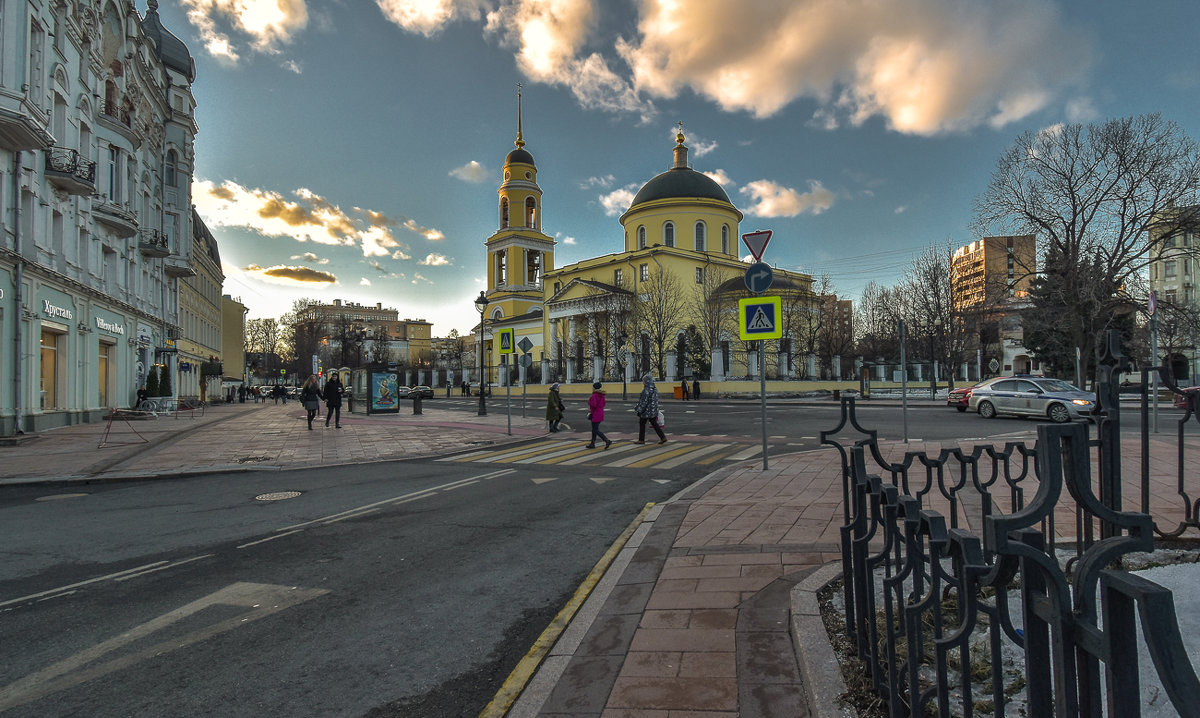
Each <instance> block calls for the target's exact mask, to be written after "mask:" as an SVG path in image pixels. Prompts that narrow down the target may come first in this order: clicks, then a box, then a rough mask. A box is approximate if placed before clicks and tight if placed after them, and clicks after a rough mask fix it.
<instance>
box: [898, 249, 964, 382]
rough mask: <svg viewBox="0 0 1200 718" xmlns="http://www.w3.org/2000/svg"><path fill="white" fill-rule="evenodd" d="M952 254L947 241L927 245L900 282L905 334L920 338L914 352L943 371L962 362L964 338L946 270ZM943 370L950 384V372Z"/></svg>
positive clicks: (951, 380) (961, 319) (951, 374)
mask: <svg viewBox="0 0 1200 718" xmlns="http://www.w3.org/2000/svg"><path fill="white" fill-rule="evenodd" d="M953 254H954V249H953V247H952V245H951V244H950V241H949V240H947V241H946V243H945V244H944V245H941V246H939V245H933V246H930V247H927V248H926V249H925V251H923V252H922V253H921V254H920V255H918V256H917V257H916V258H915V259H913V261H912V264H910V265H909V266H908V269H907V270H906V272H905V274H904V279H903V281H902V283H901V285H900V290H901V291H902V292H903V294H904V296H905V297H906V300H905V302H904V304H905V306H906V307H907V309H908V312H909V313H908V315H907V316H906V317H905V319H906V320H907V322H908V325H909V336H911V337H914V338H918V337H919V338H920V339H923V340H924V341H918V342H915V344H916V346H915V347H914V349H918V347H919V349H918V350H917V351H916V352H915V354H917V355H918V356H921V355H924V356H925V357H926V358H927V359H929V360H930V361H931V362H932V361H937V362H938V363H939V364H940V365H941V367H942V370H943V371H946V369H947V368H952V367H953V366H954V365H955V364H957V363H959V362H961V361H962V357H963V354H964V351H965V343H966V341H967V334H966V331H965V328H964V324H963V317H962V315H961V314H960V313H958V312H956V311H955V306H954V291H953V286H952V285H953V283H952V281H951V275H950V271H949V269H950V263H951V258H952V257H953ZM910 356H911V355H910ZM946 373H947V375H948V376H949V378H950V386H951V387H953V386H954V383H953V382H954V372H953V370H952V369H951V370H950V371H946Z"/></svg>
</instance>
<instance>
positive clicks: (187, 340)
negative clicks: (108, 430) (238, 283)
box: [176, 209, 240, 400]
mask: <svg viewBox="0 0 1200 718" xmlns="http://www.w3.org/2000/svg"><path fill="white" fill-rule="evenodd" d="M193 267H194V268H193ZM188 268H189V269H190V270H191V275H190V276H189V275H187V274H186V273H182V272H180V273H179V275H178V276H179V278H180V281H179V327H180V338H179V341H178V342H176V346H177V347H178V349H179V381H178V383H179V386H178V388H177V392H178V394H179V396H180V397H187V398H198V399H205V400H207V399H208V397H209V395H210V394H213V395H215V394H217V393H219V392H220V389H221V371H220V368H221V324H222V321H223V318H222V317H223V310H222V303H221V286H222V285H223V284H224V282H225V273H224V272H222V271H221V253H220V252H219V251H218V250H217V240H216V238H215V237H213V235H212V232H210V231H208V227H207V226H206V225H205V224H204V220H202V219H200V215H199V214H196V210H195V209H193V210H192V265H191V267H188ZM239 325H240V321H239Z"/></svg>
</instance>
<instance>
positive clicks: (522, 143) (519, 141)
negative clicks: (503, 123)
mask: <svg viewBox="0 0 1200 718" xmlns="http://www.w3.org/2000/svg"><path fill="white" fill-rule="evenodd" d="M515 144H516V145H517V147H524V146H525V137H524V135H522V134H521V83H519V82H518V83H517V141H516V143H515Z"/></svg>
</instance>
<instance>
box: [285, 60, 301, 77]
mask: <svg viewBox="0 0 1200 718" xmlns="http://www.w3.org/2000/svg"><path fill="white" fill-rule="evenodd" d="M283 69H285V70H288V71H290V72H294V73H296V74H297V75H300V74H303V72H304V69H303V68H302V67H301V66H300V63H299V62H297V61H296V60H284V62H283Z"/></svg>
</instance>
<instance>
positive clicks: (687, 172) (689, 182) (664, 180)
mask: <svg viewBox="0 0 1200 718" xmlns="http://www.w3.org/2000/svg"><path fill="white" fill-rule="evenodd" d="M675 198H701V199H715V200H718V201H721V202H727V203H729V204H733V203H732V202H729V195H727V194H725V190H723V189H721V185H719V184H717V183H716V182H715V181H713V180H712V179H711V178H710V177H708V176H707V175H704V174H701V173H699V172H697V171H696V170H694V169H692V168H690V167H674V168H672V169H669V170H667V171H666V172H663V173H662V174H660V175H658V176H657V177H655V178H654V179H652V180H650V181H649V182H647V183H646V184H645V185H644V186H643V187H642V189H641V190H639V191H638V193H637V196H635V197H634V198H633V203H632V204H630V205H629V208H630V209H633V208H634V207H636V206H638V205H639V204H642V203H645V202H653V201H654V200H656V199H675Z"/></svg>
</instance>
